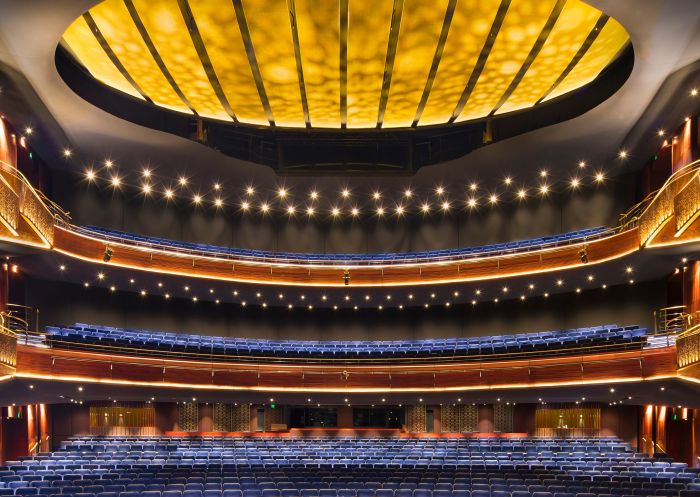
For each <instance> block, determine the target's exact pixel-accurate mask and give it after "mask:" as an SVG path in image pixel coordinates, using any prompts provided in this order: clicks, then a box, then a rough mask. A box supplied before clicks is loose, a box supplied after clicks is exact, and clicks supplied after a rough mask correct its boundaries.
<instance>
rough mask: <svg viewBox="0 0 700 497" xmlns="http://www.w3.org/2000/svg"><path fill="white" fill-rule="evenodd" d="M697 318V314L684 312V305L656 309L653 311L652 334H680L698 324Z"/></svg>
mask: <svg viewBox="0 0 700 497" xmlns="http://www.w3.org/2000/svg"><path fill="white" fill-rule="evenodd" d="M698 318H699V314H698V313H697V312H694V313H688V312H686V306H684V305H676V306H673V307H664V308H663V309H657V310H655V311H654V333H655V334H666V333H676V334H678V333H682V332H684V331H685V330H687V329H689V328H690V327H692V326H695V325H696V324H698Z"/></svg>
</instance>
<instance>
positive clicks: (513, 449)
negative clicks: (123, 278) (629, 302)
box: [0, 436, 700, 497]
mask: <svg viewBox="0 0 700 497" xmlns="http://www.w3.org/2000/svg"><path fill="white" fill-rule="evenodd" d="M0 495H2V496H4V495H7V496H9V495H18V496H28V495H45V496H49V495H60V496H61V497H68V496H71V497H613V496H621V497H625V496H630V497H631V496H660V497H700V470H698V469H692V468H688V467H687V465H686V464H685V463H675V462H673V461H671V460H658V459H650V458H649V457H648V456H647V455H645V454H641V453H637V452H635V451H634V450H632V448H631V447H630V445H629V444H628V443H625V442H622V441H621V440H619V439H617V438H595V439H588V438H585V439H584V438H578V439H535V438H510V439H486V438H484V439H478V438H475V439H467V438H461V439H435V438H433V439H406V438H389V439H368V438H340V439H339V438H328V439H281V438H224V437H216V438H214V437H210V438H201V437H192V438H170V437H148V438H147V437H142V438H139V437H129V438H126V437H121V438H110V437H89V436H87V437H73V438H71V439H69V440H68V441H66V442H63V443H62V444H61V448H60V450H58V451H56V452H53V453H42V454H39V455H37V456H34V457H26V458H22V459H21V460H19V461H8V462H7V464H6V466H4V467H0Z"/></svg>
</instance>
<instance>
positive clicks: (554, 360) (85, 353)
mask: <svg viewBox="0 0 700 497" xmlns="http://www.w3.org/2000/svg"><path fill="white" fill-rule="evenodd" d="M25 347H32V348H38V347H37V346H36V345H23V344H22V343H18V350H22V349H24V348H25ZM606 347H607V346H606ZM41 348H45V349H46V348H48V347H41ZM98 348H102V349H103V350H96V349H98ZM105 349H107V350H105ZM115 349H116V350H117V351H116V352H115ZM664 349H669V351H668V352H667V351H666V350H664ZM672 349H675V346H674V345H670V346H667V347H662V348H658V349H646V350H649V353H648V355H649V356H650V357H651V356H658V355H661V354H667V353H669V352H671V351H672ZM126 350H128V351H129V352H128V353H125V352H122V349H121V348H117V347H110V346H103V345H93V346H92V347H90V348H86V349H81V350H75V349H73V350H64V351H63V352H65V354H64V355H62V356H61V355H56V353H55V351H54V355H56V357H62V358H65V359H67V360H74V361H78V362H93V363H96V362H104V361H105V356H106V357H109V358H110V359H111V360H113V358H117V359H120V360H119V361H117V362H118V363H119V364H121V365H136V366H143V365H147V366H148V365H149V364H155V365H158V366H163V365H168V364H169V365H172V366H166V367H170V368H172V369H178V368H179V369H183V368H193V367H196V368H199V367H201V366H202V365H203V364H206V365H207V367H210V368H212V369H214V368H216V367H218V368H223V369H219V371H222V372H232V371H234V372H257V371H278V370H279V364H278V363H266V362H235V361H232V360H228V359H227V360H226V361H215V360H212V359H210V358H211V357H212V356H211V354H209V355H206V354H203V355H202V356H203V357H205V358H208V359H209V360H207V361H204V360H203V359H200V358H197V357H191V358H187V359H185V358H181V359H174V358H172V357H169V356H168V353H167V352H165V351H163V354H164V355H163V356H159V357H149V356H139V355H131V354H133V353H134V350H136V349H132V348H129V349H126ZM139 350H143V349H139ZM25 353H28V354H32V353H34V352H33V351H32V352H29V351H25ZM671 353H672V352H671ZM527 354H532V355H536V353H535V352H527V353H521V355H520V356H518V357H517V358H515V359H502V360H500V361H499V360H498V359H497V358H494V357H489V360H488V361H482V362H479V363H478V364H477V363H475V362H473V361H472V362H449V363H445V362H438V361H439V359H441V358H435V360H434V361H433V362H431V363H429V364H428V363H426V362H423V363H410V364H401V363H400V362H397V363H393V364H391V363H386V362H385V363H380V364H372V365H367V366H363V365H358V364H357V363H352V364H346V365H344V366H343V367H342V370H344V371H345V370H347V371H350V372H355V371H365V370H370V371H374V372H379V373H392V372H393V373H397V374H409V373H413V372H416V370H423V369H426V368H429V369H430V370H431V371H432V370H436V368H439V367H443V366H449V367H450V368H451V369H439V370H438V371H439V372H443V373H448V372H459V373H464V372H475V371H484V370H489V371H502V370H503V369H525V368H526V367H527V368H547V367H555V366H560V365H562V361H561V360H559V359H561V358H558V357H529V356H527ZM610 354H615V356H614V357H605V358H604V359H603V358H601V359H595V358H596V357H599V356H600V357H602V356H606V355H610ZM622 354H624V355H622ZM192 355H194V354H192ZM494 355H495V354H494ZM100 356H102V357H100ZM226 357H228V358H238V357H239V356H231V355H228V356H226ZM639 357H640V356H639V354H638V353H637V352H619V351H610V350H607V351H606V350H597V351H594V352H592V351H590V350H585V349H582V350H580V351H579V353H578V354H574V355H571V356H568V357H567V362H571V361H574V360H577V361H586V364H611V363H619V362H622V361H638V360H639ZM644 357H645V355H644V353H643V354H642V358H644ZM71 358H72V359H71ZM256 358H257V359H260V360H263V361H264V359H265V358H263V357H256ZM290 361H291V359H290ZM365 361H368V362H375V363H376V362H377V361H379V360H377V359H367V360H365ZM505 362H507V363H508V366H507V367H505V366H504V363H505ZM231 367H236V368H238V369H231ZM284 367H285V368H286V369H287V370H301V371H306V372H312V373H313V372H315V373H317V374H318V373H326V372H328V371H329V368H330V369H332V368H336V369H337V371H335V372H336V373H340V369H341V368H340V367H339V366H338V365H337V364H332V363H322V362H321V363H302V364H299V363H298V362H297V363H295V362H285V363H284ZM402 368H404V369H402ZM326 374H330V373H326Z"/></svg>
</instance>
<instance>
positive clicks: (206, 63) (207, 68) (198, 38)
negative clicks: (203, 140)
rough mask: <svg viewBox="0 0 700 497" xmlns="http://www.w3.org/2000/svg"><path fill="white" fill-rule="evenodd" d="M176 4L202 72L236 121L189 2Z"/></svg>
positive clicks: (182, 1)
mask: <svg viewBox="0 0 700 497" xmlns="http://www.w3.org/2000/svg"><path fill="white" fill-rule="evenodd" d="M177 4H178V6H179V7H180V12H181V13H182V18H183V19H184V21H185V25H186V26H187V31H188V32H189V33H190V38H191V39H192V44H193V45H194V48H195V50H196V51H197V55H198V56H199V60H200V61H201V63H202V67H203V68H204V72H205V73H206V74H207V78H208V79H209V84H210V85H211V87H212V88H213V89H214V93H216V96H217V98H218V99H219V102H220V103H221V106H222V107H223V108H224V110H225V111H226V113H227V114H228V115H229V116H230V117H231V119H233V120H234V121H236V122H237V121H238V119H237V118H236V114H235V113H234V112H233V109H232V108H231V104H229V102H228V98H226V94H225V93H224V89H223V88H222V87H221V82H220V81H219V78H218V76H217V75H216V71H215V70H214V65H213V64H212V63H211V59H210V58H209V53H208V52H207V47H206V46H205V45H204V40H202V35H201V34H200V32H199V28H198V27H197V23H196V21H195V20H194V15H192V9H191V8H190V4H189V2H188V1H187V0H177Z"/></svg>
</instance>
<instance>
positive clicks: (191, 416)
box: [178, 402, 199, 431]
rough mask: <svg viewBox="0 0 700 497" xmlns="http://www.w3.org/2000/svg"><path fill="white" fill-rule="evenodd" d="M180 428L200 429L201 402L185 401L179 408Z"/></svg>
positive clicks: (187, 429)
mask: <svg viewBox="0 0 700 497" xmlns="http://www.w3.org/2000/svg"><path fill="white" fill-rule="evenodd" d="M178 418H179V424H180V430H182V431H198V430H199V404H197V403H196V402H183V403H182V404H180V405H179V408H178Z"/></svg>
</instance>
